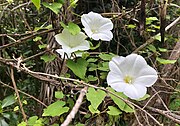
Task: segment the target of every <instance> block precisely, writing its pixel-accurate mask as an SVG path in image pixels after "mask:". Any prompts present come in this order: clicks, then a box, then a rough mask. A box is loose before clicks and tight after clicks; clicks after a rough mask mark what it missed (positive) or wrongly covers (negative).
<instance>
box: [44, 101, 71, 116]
mask: <svg viewBox="0 0 180 126" xmlns="http://www.w3.org/2000/svg"><path fill="white" fill-rule="evenodd" d="M64 105H65V102H63V101H57V102H54V103H53V104H51V105H49V106H48V107H47V108H46V109H44V113H43V115H42V116H52V117H54V116H60V115H62V114H63V113H66V112H68V110H69V108H68V107H63V106H64Z"/></svg>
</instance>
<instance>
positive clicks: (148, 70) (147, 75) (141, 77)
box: [134, 66, 158, 87]
mask: <svg viewBox="0 0 180 126" xmlns="http://www.w3.org/2000/svg"><path fill="white" fill-rule="evenodd" d="M157 79H158V75H157V72H156V70H155V69H154V68H152V67H150V66H147V67H144V68H143V69H142V70H141V71H140V72H139V74H138V77H137V78H136V79H135V81H134V84H138V85H144V86H146V87H150V86H152V85H153V84H154V83H155V82H156V81H157Z"/></svg>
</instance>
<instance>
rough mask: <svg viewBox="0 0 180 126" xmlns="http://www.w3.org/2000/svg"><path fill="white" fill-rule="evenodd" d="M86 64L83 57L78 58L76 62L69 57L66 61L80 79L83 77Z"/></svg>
mask: <svg viewBox="0 0 180 126" xmlns="http://www.w3.org/2000/svg"><path fill="white" fill-rule="evenodd" d="M87 66H88V62H87V61H86V60H85V59H83V58H79V59H78V60H77V62H74V61H73V60H71V59H69V60H68V61H67V67H68V68H69V69H71V70H72V71H73V73H74V74H75V75H76V76H78V77H79V78H81V79H84V78H85V74H86V71H87Z"/></svg>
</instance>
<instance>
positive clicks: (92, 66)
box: [88, 63, 98, 71]
mask: <svg viewBox="0 0 180 126" xmlns="http://www.w3.org/2000/svg"><path fill="white" fill-rule="evenodd" d="M88 67H89V69H88V71H94V70H97V67H98V66H97V64H94V63H89V64H88Z"/></svg>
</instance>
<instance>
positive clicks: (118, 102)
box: [107, 87, 134, 112]
mask: <svg viewBox="0 0 180 126" xmlns="http://www.w3.org/2000/svg"><path fill="white" fill-rule="evenodd" d="M107 89H108V90H109V91H111V92H113V93H114V94H116V95H118V96H120V97H122V98H124V99H127V96H126V95H124V94H123V93H122V92H115V91H114V89H112V88H110V87H108V88H107ZM109 95H110V97H111V98H112V100H113V101H114V103H115V104H116V105H118V107H119V109H121V110H122V111H125V112H134V106H132V105H128V104H127V103H125V102H124V101H123V100H121V99H120V98H118V97H116V96H114V95H112V94H109Z"/></svg>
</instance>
